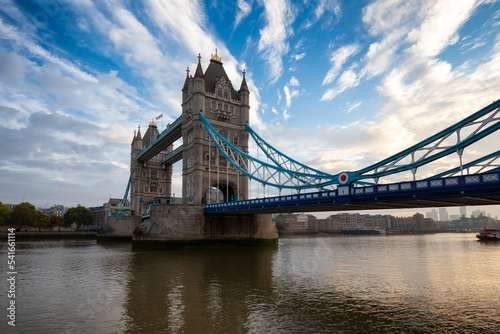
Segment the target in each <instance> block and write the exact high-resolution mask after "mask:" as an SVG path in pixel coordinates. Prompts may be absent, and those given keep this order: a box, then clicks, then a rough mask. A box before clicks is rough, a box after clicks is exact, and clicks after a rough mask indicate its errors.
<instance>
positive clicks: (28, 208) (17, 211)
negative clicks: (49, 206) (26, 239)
mask: <svg viewBox="0 0 500 334" xmlns="http://www.w3.org/2000/svg"><path fill="white" fill-rule="evenodd" d="M36 216H37V212H36V208H35V206H34V205H32V204H30V203H28V202H23V203H21V204H18V205H16V207H15V208H14V210H13V211H12V213H11V214H10V224H12V225H15V226H33V223H34V222H35V219H36Z"/></svg>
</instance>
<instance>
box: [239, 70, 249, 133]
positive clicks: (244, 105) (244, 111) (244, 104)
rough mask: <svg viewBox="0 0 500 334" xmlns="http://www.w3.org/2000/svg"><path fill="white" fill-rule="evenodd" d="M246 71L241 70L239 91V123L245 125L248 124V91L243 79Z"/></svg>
mask: <svg viewBox="0 0 500 334" xmlns="http://www.w3.org/2000/svg"><path fill="white" fill-rule="evenodd" d="M245 76H246V71H245V70H243V80H242V81H241V87H240V91H239V97H240V102H241V113H240V119H241V121H240V123H241V124H246V123H249V122H250V90H249V89H248V85H247V80H246V78H245Z"/></svg>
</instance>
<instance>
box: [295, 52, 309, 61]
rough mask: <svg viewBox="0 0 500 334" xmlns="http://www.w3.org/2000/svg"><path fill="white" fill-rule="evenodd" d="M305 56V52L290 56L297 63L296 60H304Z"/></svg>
mask: <svg viewBox="0 0 500 334" xmlns="http://www.w3.org/2000/svg"><path fill="white" fill-rule="evenodd" d="M305 56H306V53H305V52H302V53H301V54H295V55H292V58H293V59H294V60H295V61H297V60H301V59H302V58H304V57H305Z"/></svg>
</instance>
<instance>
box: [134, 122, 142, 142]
mask: <svg viewBox="0 0 500 334" xmlns="http://www.w3.org/2000/svg"><path fill="white" fill-rule="evenodd" d="M135 139H138V140H142V136H141V126H140V125H139V130H137V137H135Z"/></svg>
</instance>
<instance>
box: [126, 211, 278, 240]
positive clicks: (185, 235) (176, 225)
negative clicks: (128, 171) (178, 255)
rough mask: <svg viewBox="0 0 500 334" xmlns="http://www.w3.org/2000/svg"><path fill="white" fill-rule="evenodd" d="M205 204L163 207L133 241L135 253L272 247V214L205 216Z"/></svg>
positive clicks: (142, 226)
mask: <svg viewBox="0 0 500 334" xmlns="http://www.w3.org/2000/svg"><path fill="white" fill-rule="evenodd" d="M203 209H204V205H203V204H160V205H155V206H154V207H151V212H150V217H151V218H150V219H149V220H148V221H145V222H143V223H142V224H140V225H139V226H138V227H137V228H136V229H135V231H134V234H133V237H132V247H133V249H136V250H137V249H173V248H182V247H189V246H212V245H220V244H231V245H273V244H276V243H277V242H278V232H277V230H276V228H275V227H274V225H273V223H272V218H271V215H270V214H265V215H262V214H260V215H252V214H243V215H222V214H204V212H203Z"/></svg>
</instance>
